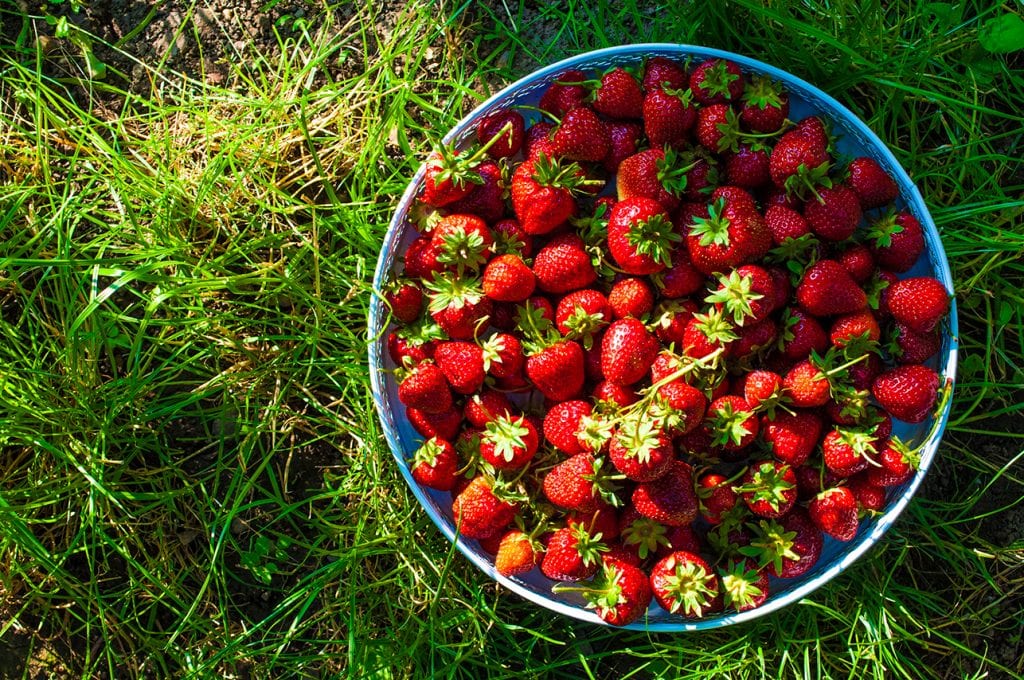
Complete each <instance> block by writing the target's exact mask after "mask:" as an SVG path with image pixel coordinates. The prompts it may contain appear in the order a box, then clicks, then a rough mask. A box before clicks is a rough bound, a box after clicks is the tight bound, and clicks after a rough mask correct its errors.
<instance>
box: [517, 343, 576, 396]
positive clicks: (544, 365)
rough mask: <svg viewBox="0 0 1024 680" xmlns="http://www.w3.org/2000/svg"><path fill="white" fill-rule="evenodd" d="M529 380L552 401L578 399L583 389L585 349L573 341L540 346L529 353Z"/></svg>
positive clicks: (527, 365) (529, 350)
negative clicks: (577, 396) (576, 397)
mask: <svg viewBox="0 0 1024 680" xmlns="http://www.w3.org/2000/svg"><path fill="white" fill-rule="evenodd" d="M527 352H528V355H527V357H526V377H527V378H529V379H530V382H531V383H533V385H534V387H536V388H537V389H538V390H540V392H541V394H543V395H544V396H545V397H547V398H548V399H551V400H552V401H565V400H566V399H570V398H572V397H575V396H576V395H578V394H579V393H580V390H581V389H582V388H583V381H584V379H585V375H584V368H583V362H584V359H583V348H582V347H580V346H579V343H577V342H575V341H573V340H557V341H555V342H551V343H550V344H545V343H541V344H539V345H534V346H532V349H528V350H527Z"/></svg>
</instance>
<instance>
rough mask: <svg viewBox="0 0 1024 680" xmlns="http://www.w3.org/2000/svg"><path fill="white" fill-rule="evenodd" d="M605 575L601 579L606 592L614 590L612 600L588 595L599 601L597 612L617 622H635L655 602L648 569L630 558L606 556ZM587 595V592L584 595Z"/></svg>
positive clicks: (604, 563) (613, 622)
mask: <svg viewBox="0 0 1024 680" xmlns="http://www.w3.org/2000/svg"><path fill="white" fill-rule="evenodd" d="M602 568H603V578H602V579H599V580H598V583H599V584H608V585H603V588H604V589H605V592H607V591H609V590H611V591H612V592H613V593H614V595H613V596H612V597H611V601H610V602H609V601H607V600H606V598H602V597H600V595H598V597H596V598H588V599H591V600H592V601H596V602H597V607H596V609H597V615H598V616H600V617H601V620H602V621H604V622H605V623H608V624H610V625H613V626H625V625H627V624H630V623H633V622H634V621H636V620H637V619H639V618H640V617H642V616H643V615H644V614H645V613H647V608H648V607H649V606H650V603H651V585H650V581H649V580H648V578H647V574H646V572H644V571H643V570H642V569H640V568H639V567H637V566H635V565H633V564H630V563H629V562H628V561H626V560H622V559H618V558H615V557H611V556H609V555H608V554H606V555H605V556H604V558H603V567H602ZM584 597H586V595H584Z"/></svg>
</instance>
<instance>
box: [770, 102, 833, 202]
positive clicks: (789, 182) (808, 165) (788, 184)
mask: <svg viewBox="0 0 1024 680" xmlns="http://www.w3.org/2000/svg"><path fill="white" fill-rule="evenodd" d="M812 119H813V120H814V121H818V119H817V118H814V117H811V118H809V119H804V120H803V121H801V125H800V126H798V127H796V128H794V129H792V130H790V131H788V132H786V133H785V134H783V135H782V137H781V138H780V139H779V141H778V142H777V143H776V144H775V147H774V148H773V149H772V154H771V158H770V162H769V173H770V175H771V178H772V182H774V183H775V186H776V187H778V188H780V189H785V190H786V191H787V192H789V193H791V194H797V195H806V194H807V193H811V192H814V191H817V189H818V187H819V186H827V185H829V184H831V182H830V181H829V180H828V172H829V170H830V169H831V167H832V157H831V156H830V155H829V152H828V137H827V135H826V134H825V133H824V131H823V130H820V121H819V124H818V125H815V124H814V123H813V122H808V121H811V120H812Z"/></svg>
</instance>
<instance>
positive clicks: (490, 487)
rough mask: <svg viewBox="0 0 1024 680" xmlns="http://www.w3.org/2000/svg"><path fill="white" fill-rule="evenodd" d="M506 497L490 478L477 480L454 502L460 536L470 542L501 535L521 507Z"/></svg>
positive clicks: (481, 477) (460, 493)
mask: <svg viewBox="0 0 1024 680" xmlns="http://www.w3.org/2000/svg"><path fill="white" fill-rule="evenodd" d="M504 495H505V494H504V492H503V490H502V488H501V487H500V486H498V485H497V484H496V483H495V482H494V481H493V480H491V479H490V478H488V477H486V476H484V475H477V476H476V477H474V478H473V479H472V480H471V481H470V482H469V484H468V485H467V486H466V488H464V489H463V490H462V491H461V492H459V494H458V495H457V496H456V497H455V500H454V501H453V502H452V516H453V517H454V518H455V526H456V528H457V529H458V531H459V534H460V535H461V536H465V537H466V538H488V537H490V536H494V535H495V534H497V533H500V532H501V531H502V529H504V528H505V527H506V526H508V524H509V522H511V521H512V518H513V517H515V514H516V512H517V511H518V506H517V504H516V503H514V502H511V501H509V500H505V499H504Z"/></svg>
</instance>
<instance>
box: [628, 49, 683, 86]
mask: <svg viewBox="0 0 1024 680" xmlns="http://www.w3.org/2000/svg"><path fill="white" fill-rule="evenodd" d="M640 84H641V85H642V86H643V89H644V92H653V91H654V90H656V89H658V88H669V89H673V90H682V89H685V88H686V87H688V86H689V84H690V77H689V75H687V73H686V69H685V68H684V67H683V65H682V64H680V63H679V62H676V61H673V60H672V59H670V58H668V57H662V56H656V57H651V58H650V59H648V60H647V61H646V62H645V63H644V76H643V80H642V81H641V83H640Z"/></svg>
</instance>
